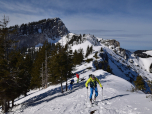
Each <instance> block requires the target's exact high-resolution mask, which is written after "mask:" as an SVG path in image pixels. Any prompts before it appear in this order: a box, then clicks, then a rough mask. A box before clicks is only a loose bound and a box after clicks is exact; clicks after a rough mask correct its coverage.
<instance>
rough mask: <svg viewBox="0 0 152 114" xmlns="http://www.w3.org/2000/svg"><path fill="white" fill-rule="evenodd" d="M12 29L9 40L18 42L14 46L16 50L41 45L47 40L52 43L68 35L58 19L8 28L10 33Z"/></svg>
mask: <svg viewBox="0 0 152 114" xmlns="http://www.w3.org/2000/svg"><path fill="white" fill-rule="evenodd" d="M14 29H16V31H15V33H14V34H13V35H11V36H10V38H11V39H13V40H16V41H18V42H17V43H15V44H14V45H16V46H17V47H18V48H22V47H34V46H35V45H37V44H39V43H42V44H43V43H44V42H45V41H47V40H48V38H49V39H50V41H53V40H56V39H57V38H60V37H62V36H63V35H66V34H68V33H69V31H68V29H67V28H66V27H65V25H64V23H63V22H62V21H61V19H60V18H53V19H47V20H46V19H43V20H40V21H38V22H31V23H28V24H22V25H21V26H18V25H15V26H11V27H10V28H9V30H10V31H12V30H14Z"/></svg>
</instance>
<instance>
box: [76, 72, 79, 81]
mask: <svg viewBox="0 0 152 114" xmlns="http://www.w3.org/2000/svg"><path fill="white" fill-rule="evenodd" d="M76 77H77V83H79V74H77V73H76Z"/></svg>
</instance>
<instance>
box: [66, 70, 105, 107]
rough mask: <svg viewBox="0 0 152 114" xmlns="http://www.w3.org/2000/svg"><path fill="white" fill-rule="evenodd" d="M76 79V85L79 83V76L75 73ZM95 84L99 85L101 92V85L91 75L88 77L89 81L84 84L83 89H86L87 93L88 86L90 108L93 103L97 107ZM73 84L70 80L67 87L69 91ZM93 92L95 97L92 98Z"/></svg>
mask: <svg viewBox="0 0 152 114" xmlns="http://www.w3.org/2000/svg"><path fill="white" fill-rule="evenodd" d="M76 77H77V83H79V74H78V73H76ZM97 83H98V84H99V85H100V87H101V88H102V90H103V86H102V85H101V83H100V81H99V79H98V78H97V77H95V76H94V75H93V74H90V75H89V79H88V80H87V81H86V83H85V87H86V89H87V93H88V85H89V84H90V96H89V99H90V103H91V105H92V106H93V103H94V104H96V105H97V103H96V98H97V96H98V88H97ZM73 84H74V79H72V80H71V81H70V84H69V87H68V89H69V90H72V86H73ZM94 92H95V95H94V96H93V93H94ZM87 96H88V95H87Z"/></svg>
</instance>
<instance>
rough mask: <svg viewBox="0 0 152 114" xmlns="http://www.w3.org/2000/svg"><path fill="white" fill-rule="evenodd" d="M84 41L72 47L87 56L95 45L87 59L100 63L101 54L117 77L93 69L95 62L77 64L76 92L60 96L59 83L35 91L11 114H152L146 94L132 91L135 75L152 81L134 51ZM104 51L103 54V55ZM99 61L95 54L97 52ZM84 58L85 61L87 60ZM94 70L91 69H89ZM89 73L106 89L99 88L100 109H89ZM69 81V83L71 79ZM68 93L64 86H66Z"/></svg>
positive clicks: (87, 37) (91, 39) (94, 40)
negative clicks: (86, 84)
mask: <svg viewBox="0 0 152 114" xmlns="http://www.w3.org/2000/svg"><path fill="white" fill-rule="evenodd" d="M73 35H74V34H72V33H70V34H69V36H68V39H67V36H64V37H63V38H62V39H60V40H59V42H60V43H61V44H62V45H65V44H66V42H68V41H70V39H72V37H73ZM82 39H84V42H81V43H80V44H77V43H73V45H72V44H70V45H69V46H70V47H71V49H72V50H73V51H74V50H75V49H77V50H78V49H80V48H81V49H83V51H84V55H85V54H86V50H87V46H93V53H92V54H90V55H89V56H88V57H87V58H92V59H93V61H94V60H96V61H98V62H100V61H103V59H105V58H104V57H102V56H101V54H104V55H107V58H108V64H109V65H110V67H111V68H112V71H113V73H114V74H115V75H112V74H110V73H108V72H106V71H104V70H102V69H99V70H93V69H94V68H95V67H94V65H93V63H92V62H90V63H87V62H83V63H82V64H81V65H77V66H76V68H75V70H74V71H73V73H79V74H80V80H81V79H84V80H83V81H80V82H79V83H76V80H77V79H76V77H73V79H74V80H75V83H74V86H73V90H72V91H68V92H67V91H65V92H64V93H61V92H60V91H61V90H60V89H61V88H60V84H59V85H54V86H49V87H48V88H47V89H43V90H40V91H39V90H33V91H30V92H29V93H28V96H27V97H22V96H21V97H20V98H19V99H16V100H15V104H16V105H17V106H15V107H14V108H13V109H12V110H11V111H10V112H9V113H8V114H13V113H15V114H93V113H94V114H151V112H152V109H151V106H152V101H151V100H150V99H149V98H146V96H147V95H146V94H144V93H143V92H141V91H139V92H130V91H129V90H131V86H132V84H131V83H130V82H131V81H134V80H135V78H136V76H137V75H138V74H140V75H141V76H143V78H144V80H145V81H146V80H151V78H152V74H151V73H148V72H147V71H145V69H144V68H142V65H143V63H142V62H141V61H140V60H139V59H138V58H137V57H136V56H135V55H134V54H132V53H131V52H126V53H125V54H126V55H125V54H124V52H125V51H124V50H120V49H118V47H115V46H108V44H107V42H106V43H103V42H105V41H101V42H99V41H98V39H97V38H96V37H94V36H92V35H85V36H83V37H82ZM101 48H102V49H103V51H104V52H101ZM97 52H98V54H97V56H98V58H95V57H94V55H95V53H97ZM87 58H85V59H87ZM89 67H92V69H90V70H89V69H88V68H89ZM89 74H94V75H95V76H96V77H97V78H98V79H99V81H100V82H101V84H102V85H103V90H102V89H101V88H100V86H99V85H98V93H99V95H98V97H97V103H98V105H97V106H93V107H91V106H90V103H89V92H90V90H89V89H88V90H87V89H86V87H85V82H86V81H87V79H88V75H89ZM69 81H70V80H69ZM63 86H64V90H65V83H63Z"/></svg>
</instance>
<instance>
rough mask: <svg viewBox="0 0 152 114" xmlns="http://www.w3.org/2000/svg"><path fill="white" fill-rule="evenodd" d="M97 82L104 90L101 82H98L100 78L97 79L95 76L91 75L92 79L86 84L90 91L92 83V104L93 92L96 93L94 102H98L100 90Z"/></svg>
mask: <svg viewBox="0 0 152 114" xmlns="http://www.w3.org/2000/svg"><path fill="white" fill-rule="evenodd" d="M97 82H98V84H99V85H100V87H101V88H102V89H103V87H102V85H101V83H100V81H99V80H98V78H96V77H95V76H94V75H92V74H91V75H90V78H89V79H88V80H87V82H86V83H85V86H86V88H87V89H88V84H89V83H90V102H91V103H92V95H93V91H95V96H94V99H93V100H94V101H95V100H96V97H97V96H98V89H97Z"/></svg>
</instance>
